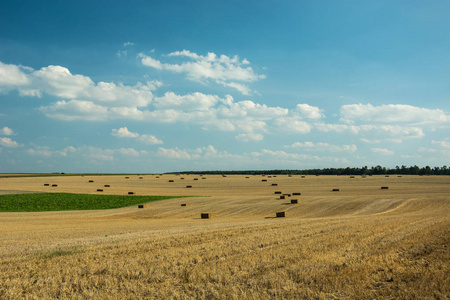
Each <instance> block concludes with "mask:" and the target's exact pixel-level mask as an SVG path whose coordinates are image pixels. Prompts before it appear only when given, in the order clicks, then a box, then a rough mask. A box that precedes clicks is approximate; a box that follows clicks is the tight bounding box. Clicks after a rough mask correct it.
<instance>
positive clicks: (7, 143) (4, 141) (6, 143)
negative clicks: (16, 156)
mask: <svg viewBox="0 0 450 300" xmlns="http://www.w3.org/2000/svg"><path fill="white" fill-rule="evenodd" d="M0 146H3V147H8V148H16V147H20V146H21V145H20V144H19V143H17V142H16V141H13V140H12V139H10V138H7V137H3V138H0Z"/></svg>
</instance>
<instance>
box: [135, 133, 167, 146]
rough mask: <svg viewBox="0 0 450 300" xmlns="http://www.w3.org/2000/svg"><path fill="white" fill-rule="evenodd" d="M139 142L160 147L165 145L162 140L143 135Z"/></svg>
mask: <svg viewBox="0 0 450 300" xmlns="http://www.w3.org/2000/svg"><path fill="white" fill-rule="evenodd" d="M138 140H139V141H141V142H143V143H146V144H150V145H158V144H163V141H162V140H159V139H157V138H156V137H155V136H154V135H148V134H143V135H141V136H140V137H139V138H138Z"/></svg>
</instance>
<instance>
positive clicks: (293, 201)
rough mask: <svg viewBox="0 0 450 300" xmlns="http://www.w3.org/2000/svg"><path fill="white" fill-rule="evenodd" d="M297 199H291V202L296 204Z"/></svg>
mask: <svg viewBox="0 0 450 300" xmlns="http://www.w3.org/2000/svg"><path fill="white" fill-rule="evenodd" d="M298 202H299V201H298V199H291V204H298Z"/></svg>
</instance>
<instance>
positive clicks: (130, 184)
mask: <svg viewBox="0 0 450 300" xmlns="http://www.w3.org/2000/svg"><path fill="white" fill-rule="evenodd" d="M86 177H88V179H90V180H95V183H96V184H98V185H99V186H104V185H105V184H110V185H111V187H110V188H108V189H107V190H104V192H103V193H102V194H103V195H104V194H113V195H127V193H128V192H129V191H134V192H135V193H136V194H137V195H167V196H169V195H170V196H174V195H175V196H194V197H191V198H189V203H190V204H192V205H190V206H187V207H184V206H181V205H182V204H185V203H186V198H176V199H169V200H163V201H157V202H152V204H151V206H149V207H147V208H146V209H138V207H137V206H132V207H125V208H119V209H110V210H90V211H63V212H35V213H0V236H1V238H0V239H1V243H0V257H1V264H0V298H2V299H3V298H5V299H8V298H11V299H16V298H23V297H24V295H26V296H27V297H29V298H45V299H52V298H80V299H86V298H89V299H91V298H94V299H105V298H115V299H118V298H124V299H135V298H157V299H163V298H164V299H170V298H175V299H233V298H234V299H274V298H279V299H283V298H290V299H302V298H316V299H326V298H331V299H333V298H344V299H354V298H359V299H363V298H364V299H371V298H372V299H373V298H403V299H404V298H441V299H445V298H449V297H450V279H449V276H448V274H450V265H449V263H448V262H449V261H450V245H449V241H450V218H449V215H450V177H448V176H447V177H445V176H402V177H394V176H391V177H388V178H386V177H384V176H371V177H367V178H364V179H362V178H352V179H350V178H349V177H347V176H308V177H306V178H301V176H295V175H293V176H292V177H289V176H287V175H286V176H281V175H278V176H277V179H276V180H277V182H278V183H279V184H280V185H281V186H283V191H286V192H291V191H298V190H301V191H302V192H301V195H302V201H301V204H299V205H287V204H286V203H284V201H275V200H274V191H273V187H272V186H271V185H261V177H259V176H253V177H250V178H247V179H246V180H243V179H245V178H246V177H245V176H239V175H227V177H226V178H224V177H222V176H221V175H217V176H214V175H208V180H202V181H200V180H199V181H197V182H196V185H195V188H194V189H186V184H183V181H178V182H177V180H175V179H177V178H179V177H177V176H175V175H168V174H167V175H164V176H163V179H158V178H156V176H154V175H146V176H145V180H142V179H141V180H140V179H139V177H138V176H137V175H136V176H133V175H130V176H129V179H125V178H124V177H123V176H105V175H103V176H85V177H82V176H79V177H77V176H72V177H70V178H69V177H63V176H59V177H45V178H40V177H32V178H31V177H30V178H27V177H17V178H0V189H1V190H0V194H2V193H8V194H10V193H15V192H17V193H19V192H20V193H29V192H58V193H84V194H97V192H96V190H95V189H93V188H92V184H89V183H88V182H87V179H86ZM89 177H90V178H89ZM196 177H198V175H197V176H195V177H194V175H192V176H191V175H185V178H186V180H193V178H196ZM168 180H175V181H174V182H172V183H169V181H168ZM46 182H52V183H54V184H58V188H57V189H51V188H48V187H45V186H44V183H46ZM336 186H338V187H339V188H340V192H339V193H330V191H331V190H332V189H333V188H335V187H336ZM380 186H389V189H388V190H381V189H380ZM288 204H289V203H288ZM282 211H283V212H286V213H287V216H288V217H287V218H282V217H281V218H276V213H277V212H282ZM204 212H214V218H212V219H207V220H203V219H201V217H200V216H201V213H204Z"/></svg>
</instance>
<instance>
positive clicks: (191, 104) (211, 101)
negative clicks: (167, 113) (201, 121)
mask: <svg viewBox="0 0 450 300" xmlns="http://www.w3.org/2000/svg"><path fill="white" fill-rule="evenodd" d="M219 99H220V98H219V97H218V96H215V95H206V94H202V93H192V94H188V95H176V94H175V93H173V92H167V93H165V94H164V96H163V97H159V98H155V102H154V104H153V105H154V106H155V107H156V108H157V109H177V110H183V111H193V110H200V111H204V110H208V109H210V108H211V107H213V106H214V105H216V104H217V103H218V102H219Z"/></svg>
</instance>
